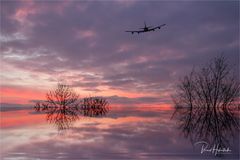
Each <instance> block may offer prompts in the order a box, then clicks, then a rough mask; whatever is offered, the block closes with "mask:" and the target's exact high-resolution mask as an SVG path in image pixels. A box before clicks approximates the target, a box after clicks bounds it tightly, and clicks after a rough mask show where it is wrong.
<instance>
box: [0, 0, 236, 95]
mask: <svg viewBox="0 0 240 160" xmlns="http://www.w3.org/2000/svg"><path fill="white" fill-rule="evenodd" d="M1 4H2V5H1V8H2V10H1V13H3V14H1V19H2V20H3V21H2V24H1V28H2V29H1V34H2V35H4V36H5V37H1V41H3V43H2V45H1V52H2V58H1V61H3V62H4V63H5V64H4V65H7V66H11V67H13V68H14V70H15V71H18V72H20V71H24V72H28V73H29V72H30V73H37V74H45V75H48V76H51V77H52V78H51V80H52V81H58V80H59V79H65V80H67V81H68V83H69V84H71V85H72V86H75V87H79V88H81V89H83V90H85V91H89V92H100V91H102V90H103V88H104V89H105V90H107V89H111V90H120V91H124V92H135V93H139V92H143V93H146V94H147V93H152V94H155V95H157V94H158V93H159V91H161V92H164V91H165V92H168V93H170V91H169V90H172V88H171V86H172V85H173V84H174V83H175V81H176V80H177V79H179V77H181V76H183V75H184V74H186V73H188V71H190V70H191V69H192V67H193V66H194V65H195V66H198V65H202V64H205V62H207V61H208V60H209V59H211V58H212V57H214V56H216V55H218V54H220V53H221V52H224V53H225V56H226V57H227V58H229V60H230V63H235V64H238V63H239V61H238V60H239V55H238V53H239V38H238V28H239V14H238V10H239V5H238V4H239V2H237V1H231V2H205V1H204V2H183V3H180V2H149V3H147V2H136V1H131V2H126V1H124V2H118V1H116V2H94V3H93V2H78V1H76V2H75V1H71V2H66V3H65V2H59V3H56V2H51V3H48V2H31V3H27V2H5V1H4V2H1ZM119 5H120V6H119ZM144 20H146V22H147V24H149V25H159V24H162V23H166V24H167V25H166V26H165V27H163V28H162V29H161V30H159V31H158V32H152V33H146V34H140V35H131V34H128V33H126V32H124V31H125V30H129V29H137V28H139V27H141V26H142V25H143V22H144ZM22 22H26V23H22ZM89 75H91V76H92V78H87V77H89ZM73 76H74V78H73ZM71 77H72V78H71ZM36 81H37V80H36ZM52 81H50V80H49V83H50V82H52ZM5 83H8V82H5Z"/></svg>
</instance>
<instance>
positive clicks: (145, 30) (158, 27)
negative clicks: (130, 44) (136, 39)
mask: <svg viewBox="0 0 240 160" xmlns="http://www.w3.org/2000/svg"><path fill="white" fill-rule="evenodd" d="M165 25H166V24H162V25H160V26H156V27H152V26H147V25H146V23H145V22H144V28H140V29H142V30H138V31H125V32H130V33H132V34H134V33H138V34H139V33H143V32H150V31H155V29H160V28H161V27H163V26H165Z"/></svg>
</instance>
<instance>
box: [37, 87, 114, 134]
mask: <svg viewBox="0 0 240 160" xmlns="http://www.w3.org/2000/svg"><path fill="white" fill-rule="evenodd" d="M46 99H47V100H46V101H42V102H37V103H36V105H35V106H34V109H35V110H36V111H37V112H44V113H46V119H47V121H48V122H49V123H52V124H54V125H55V126H56V127H57V128H58V130H65V129H68V128H70V127H71V126H72V123H73V122H74V121H76V120H78V119H79V117H80V116H81V115H82V116H87V117H98V116H104V115H106V114H107V113H108V112H109V104H108V102H107V100H106V99H104V98H100V97H88V98H83V100H82V101H81V100H80V99H79V96H78V94H76V93H75V92H74V91H73V90H72V89H71V88H70V86H68V85H64V84H58V86H57V88H56V89H55V90H53V91H49V92H48V93H47V94H46Z"/></svg>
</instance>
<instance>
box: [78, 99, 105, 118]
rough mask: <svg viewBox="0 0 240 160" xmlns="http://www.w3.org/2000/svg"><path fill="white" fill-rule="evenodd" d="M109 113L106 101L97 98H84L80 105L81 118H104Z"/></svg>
mask: <svg viewBox="0 0 240 160" xmlns="http://www.w3.org/2000/svg"><path fill="white" fill-rule="evenodd" d="M108 111H109V104H108V102H107V100H105V99H103V98H99V97H87V98H84V99H83V101H82V105H81V112H82V114H83V116H88V117H97V116H104V115H106V113H108Z"/></svg>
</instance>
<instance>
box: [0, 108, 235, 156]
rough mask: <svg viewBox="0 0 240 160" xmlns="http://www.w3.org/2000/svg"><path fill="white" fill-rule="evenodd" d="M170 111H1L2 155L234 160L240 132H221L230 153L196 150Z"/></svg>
mask: <svg viewBox="0 0 240 160" xmlns="http://www.w3.org/2000/svg"><path fill="white" fill-rule="evenodd" d="M173 112H174V110H171V109H161V108H147V107H138V108H134V107H122V108H114V107H111V109H110V110H109V111H108V112H107V113H105V114H100V115H95V116H92V117H90V116H91V115H89V116H87V115H85V116H83V115H78V116H77V117H76V116H75V117H74V116H73V118H72V117H71V116H70V115H67V116H63V117H61V116H60V115H54V114H52V115H50V116H49V114H46V113H43V112H36V111H35V110H34V109H31V108H30V109H24V110H15V111H11V110H9V111H7V110H5V111H2V112H1V159H3V160H8V159H17V160H19V159H23V160H28V159H43V160H45V159H46V160H49V159H239V137H238V134H239V130H237V129H236V130H234V129H233V130H232V131H231V132H230V133H229V134H232V135H233V136H230V135H229V137H228V136H227V135H226V134H224V136H225V137H223V138H225V139H227V141H228V142H229V143H227V144H226V147H229V149H230V150H231V152H228V153H229V154H224V155H221V156H215V155H214V154H212V153H209V152H204V153H202V154H201V153H200V152H201V145H199V144H198V145H196V144H195V143H196V142H197V140H196V139H194V138H193V137H191V138H189V137H186V135H184V133H183V131H182V129H181V128H180V126H179V123H178V121H179V120H178V119H175V118H172V114H173ZM59 116H60V117H59ZM219 131H221V129H220V130H219ZM198 140H199V139H198ZM209 143H210V142H209ZM217 143H218V142H217ZM211 145H213V143H211ZM216 145H217V144H216ZM209 147H211V146H209Z"/></svg>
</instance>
